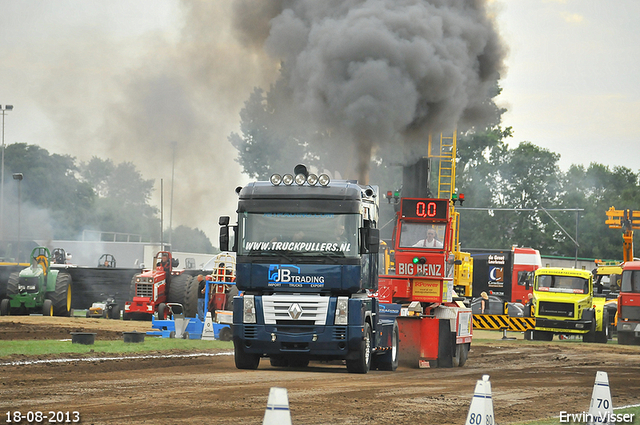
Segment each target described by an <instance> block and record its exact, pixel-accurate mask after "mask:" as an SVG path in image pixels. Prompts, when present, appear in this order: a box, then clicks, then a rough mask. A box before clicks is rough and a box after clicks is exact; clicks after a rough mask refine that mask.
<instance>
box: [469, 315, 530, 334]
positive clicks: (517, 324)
mask: <svg viewBox="0 0 640 425" xmlns="http://www.w3.org/2000/svg"><path fill="white" fill-rule="evenodd" d="M535 326H536V319H535V318H534V317H511V316H507V315H506V314H474V315H473V328H474V329H485V330H490V331H500V330H508V331H512V332H524V331H527V330H530V329H533V328H535Z"/></svg>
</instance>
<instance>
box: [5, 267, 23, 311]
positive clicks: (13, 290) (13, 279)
mask: <svg viewBox="0 0 640 425" xmlns="http://www.w3.org/2000/svg"><path fill="white" fill-rule="evenodd" d="M19 280H20V273H19V272H15V273H11V275H10V276H9V280H8V281H7V290H6V292H7V297H10V296H11V295H16V294H18V281H19ZM16 312H18V310H16V309H14V311H11V305H10V304H9V300H7V311H6V313H3V315H9V314H16Z"/></svg>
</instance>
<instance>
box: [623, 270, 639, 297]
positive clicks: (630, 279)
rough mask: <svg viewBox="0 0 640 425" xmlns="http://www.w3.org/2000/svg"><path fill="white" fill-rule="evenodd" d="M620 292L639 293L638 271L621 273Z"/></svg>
mask: <svg viewBox="0 0 640 425" xmlns="http://www.w3.org/2000/svg"><path fill="white" fill-rule="evenodd" d="M620 292H639V293H640V270H625V271H623V272H622V287H621V288H620Z"/></svg>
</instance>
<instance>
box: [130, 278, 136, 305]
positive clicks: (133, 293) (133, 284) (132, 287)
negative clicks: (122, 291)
mask: <svg viewBox="0 0 640 425" xmlns="http://www.w3.org/2000/svg"><path fill="white" fill-rule="evenodd" d="M136 277H138V275H134V276H133V277H132V278H131V283H130V284H129V300H131V301H133V297H135V296H136Z"/></svg>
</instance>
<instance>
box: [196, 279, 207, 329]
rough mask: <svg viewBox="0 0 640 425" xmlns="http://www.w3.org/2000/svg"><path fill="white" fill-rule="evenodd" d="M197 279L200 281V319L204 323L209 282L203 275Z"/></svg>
mask: <svg viewBox="0 0 640 425" xmlns="http://www.w3.org/2000/svg"><path fill="white" fill-rule="evenodd" d="M196 279H197V281H198V319H200V320H202V321H204V295H205V290H206V287H207V285H206V283H207V281H206V280H205V278H204V276H203V275H201V274H199V275H198V276H197V277H196Z"/></svg>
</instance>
